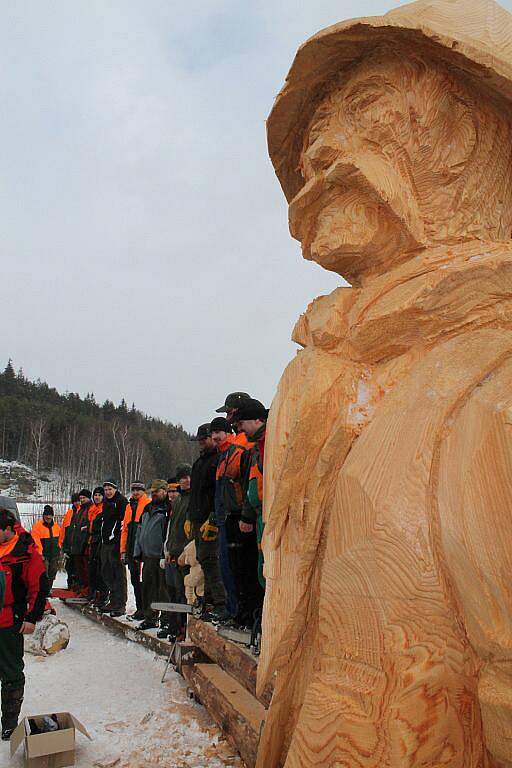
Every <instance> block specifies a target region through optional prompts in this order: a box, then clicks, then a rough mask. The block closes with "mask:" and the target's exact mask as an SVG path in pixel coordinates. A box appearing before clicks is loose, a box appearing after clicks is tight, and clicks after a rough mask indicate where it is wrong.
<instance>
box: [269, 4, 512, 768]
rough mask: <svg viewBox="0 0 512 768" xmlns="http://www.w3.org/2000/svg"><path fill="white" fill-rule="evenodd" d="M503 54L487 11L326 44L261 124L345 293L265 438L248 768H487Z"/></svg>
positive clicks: (496, 20) (508, 217) (502, 292)
mask: <svg viewBox="0 0 512 768" xmlns="http://www.w3.org/2000/svg"><path fill="white" fill-rule="evenodd" d="M511 39H512V18H511V16H510V15H509V14H508V13H507V12H506V11H504V10H503V9H502V8H501V7H500V6H498V5H497V4H496V3H495V2H492V0H451V1H450V2H448V1H447V0H420V1H419V2H415V3H412V4H407V5H403V6H401V7H400V8H398V9H395V10H393V11H391V12H390V13H388V14H386V15H385V16H384V17H372V18H363V19H357V20H355V21H348V22H344V23H341V24H336V25H333V26H331V27H329V28H328V29H326V30H324V31H323V32H320V33H319V34H317V35H315V36H314V37H312V38H310V40H308V41H307V42H306V43H305V44H304V45H303V46H302V47H301V48H300V49H299V51H298V53H297V56H296V57H295V60H294V63H293V66H292V69H291V71H290V73H289V74H288V77H287V78H286V84H285V86H284V88H283V90H282V91H281V93H280V95H279V96H278V98H277V101H276V104H275V106H274V109H273V111H272V114H271V115H270V118H269V120H268V124H267V125H268V137H269V149H270V155H271V158H272V161H273V163H274V167H275V169H276V172H277V174H278V177H279V179H280V181H281V184H282V186H283V190H284V192H285V194H286V197H287V199H288V202H289V204H290V211H289V220H290V226H291V231H292V234H293V235H294V236H295V237H296V238H297V239H299V240H300V241H301V244H302V249H303V254H304V256H305V257H306V258H307V259H311V260H314V261H316V262H317V263H319V264H321V265H322V266H324V267H325V268H326V269H329V270H332V271H335V272H338V273H339V274H340V275H343V276H345V277H347V279H348V280H349V281H350V283H351V287H348V288H339V289H337V290H336V291H334V293H332V294H331V295H330V296H325V297H321V298H319V299H317V300H316V301H314V302H313V303H312V304H311V305H310V306H309V308H308V310H307V312H306V313H305V315H303V316H302V317H301V318H300V320H299V321H298V323H297V325H296V327H295V330H294V340H295V341H296V342H297V343H299V344H300V345H301V346H302V347H303V351H301V352H299V354H298V355H297V356H296V357H295V359H294V361H293V362H292V363H290V365H289V367H288V368H287V370H286V372H285V373H284V375H283V377H282V380H281V382H280V385H279V389H278V392H277V395H276V397H275V399H274V402H273V405H272V412H271V416H270V420H269V426H268V431H267V439H266V449H265V450H266V468H265V505H264V513H265V517H266V528H265V535H264V539H263V547H264V553H265V574H266V590H267V591H266V596H265V611H264V622H263V645H262V654H261V658H260V662H259V665H258V687H259V689H260V690H261V689H262V688H263V687H264V685H265V684H266V682H267V681H268V680H270V679H271V678H272V677H274V675H275V689H274V694H273V698H272V703H271V706H270V710H269V713H268V716H267V720H266V725H265V728H264V731H263V734H262V738H261V741H260V746H259V752H258V762H257V766H258V768H277V766H282V765H287V766H292V765H293V766H299V765H300V766H301V768H310V767H311V768H312V766H318V765H319V764H325V765H333V766H334V765H335V764H336V765H347V766H348V765H350V766H352V765H354V766H355V765H357V766H361V768H362V767H363V766H364V768H377V767H378V768H406V767H407V768H412V767H413V766H414V767H417V768H419V767H420V766H422V767H426V766H441V765H444V766H449V767H450V768H483V766H489V768H490V766H493V767H494V766H510V765H512V740H511V739H510V733H511V732H512V698H511V695H510V691H511V690H512V665H511V663H510V648H511V640H510V638H512V593H511V590H510V572H511V570H512V562H511V559H510V552H511V547H510V541H511V540H512V515H510V514H509V510H510V508H511V507H512V498H511V483H510V467H511V466H512V441H511V439H510V418H511V417H510V414H511V408H512V402H511V388H510V381H511V377H512V371H511V363H510V361H511V359H512V322H511V318H512V300H511V297H512V247H511V243H510V235H511V232H512V183H511V168H512V118H511V108H510V100H511V96H512V87H511V82H512V55H511V47H510V40H511ZM284 438H286V439H284ZM497 532H499V533H498V534H497ZM291 575H292V577H290V576H291Z"/></svg>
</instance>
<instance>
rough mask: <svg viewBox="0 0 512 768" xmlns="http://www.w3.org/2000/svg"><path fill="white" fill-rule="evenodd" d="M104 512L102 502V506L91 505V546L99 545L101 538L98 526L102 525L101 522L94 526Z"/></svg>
mask: <svg viewBox="0 0 512 768" xmlns="http://www.w3.org/2000/svg"><path fill="white" fill-rule="evenodd" d="M102 512H103V502H101V504H91V506H90V507H89V546H91V544H92V543H93V542H94V543H98V542H99V540H100V538H101V537H100V534H99V531H98V525H101V522H100V521H98V523H97V524H96V525H94V521H95V520H96V518H97V517H98V515H101V513H102Z"/></svg>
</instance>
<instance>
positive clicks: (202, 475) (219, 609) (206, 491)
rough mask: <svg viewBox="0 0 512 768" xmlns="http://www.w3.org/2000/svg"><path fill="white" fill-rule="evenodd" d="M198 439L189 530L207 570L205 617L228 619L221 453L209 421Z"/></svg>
mask: <svg viewBox="0 0 512 768" xmlns="http://www.w3.org/2000/svg"><path fill="white" fill-rule="evenodd" d="M195 440H197V442H198V443H199V450H200V453H199V457H198V458H197V459H196V460H195V462H194V464H193V465H192V472H191V484H190V502H189V505H188V510H187V522H186V524H185V531H186V532H187V535H190V538H193V539H194V540H195V542H196V556H197V559H198V562H199V564H200V565H201V568H202V569H203V571H204V581H205V604H206V606H207V607H206V610H205V611H204V612H203V617H204V618H205V619H206V620H214V621H217V620H226V619H228V618H229V614H228V613H227V612H226V592H225V590H224V585H223V583H222V577H221V573H220V567H219V545H218V540H217V539H218V528H217V525H216V524H215V523H214V522H212V517H213V515H214V514H215V484H216V472H217V461H218V455H217V449H216V447H215V444H214V442H213V440H212V436H211V434H210V424H209V423H208V424H201V426H200V427H198V430H197V435H196V437H195ZM209 608H211V609H212V610H209Z"/></svg>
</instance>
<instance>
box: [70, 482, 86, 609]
mask: <svg viewBox="0 0 512 768" xmlns="http://www.w3.org/2000/svg"><path fill="white" fill-rule="evenodd" d="M78 500H79V502H80V506H79V507H78V509H77V510H76V513H75V514H74V515H73V519H72V521H71V525H70V537H71V541H70V549H69V552H70V555H71V557H72V558H73V568H74V571H75V574H76V578H77V581H78V586H79V588H80V592H81V594H82V595H83V596H86V595H88V594H89V510H90V508H91V505H92V493H91V492H90V490H89V489H88V488H82V490H81V491H79V492H78Z"/></svg>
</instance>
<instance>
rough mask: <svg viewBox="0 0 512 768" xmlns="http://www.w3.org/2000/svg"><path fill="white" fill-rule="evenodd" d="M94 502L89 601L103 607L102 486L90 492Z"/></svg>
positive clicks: (104, 593) (90, 518)
mask: <svg viewBox="0 0 512 768" xmlns="http://www.w3.org/2000/svg"><path fill="white" fill-rule="evenodd" d="M92 498H93V502H94V504H93V505H92V507H91V508H90V510H89V602H90V603H92V605H94V606H95V607H98V608H100V607H103V605H105V603H106V602H107V600H106V589H105V583H104V581H103V578H102V575H101V525H102V522H103V488H102V487H101V486H98V487H97V488H95V489H94V491H93V492H92Z"/></svg>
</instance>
